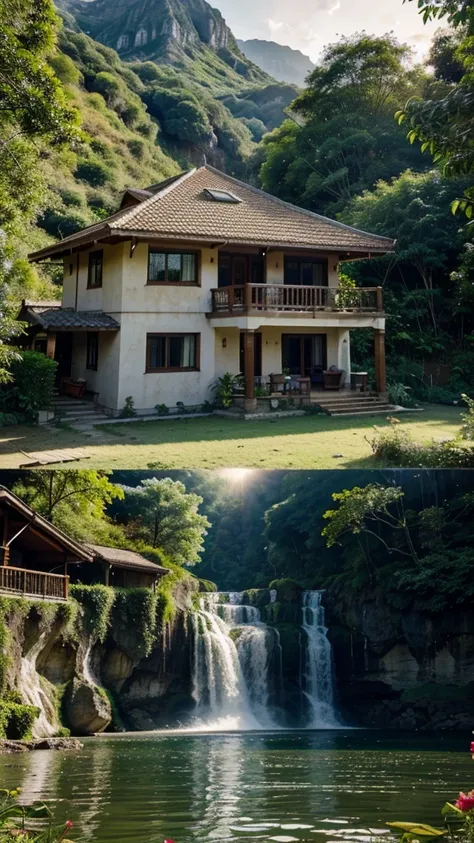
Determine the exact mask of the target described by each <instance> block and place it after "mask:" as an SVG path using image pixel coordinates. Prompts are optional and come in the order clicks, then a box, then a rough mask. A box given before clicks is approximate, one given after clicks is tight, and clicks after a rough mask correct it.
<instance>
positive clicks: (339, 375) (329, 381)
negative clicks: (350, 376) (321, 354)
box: [323, 366, 345, 389]
mask: <svg viewBox="0 0 474 843" xmlns="http://www.w3.org/2000/svg"><path fill="white" fill-rule="evenodd" d="M344 375H345V371H344V369H337V368H336V367H335V366H331V367H330V368H329V369H326V370H325V371H324V372H323V378H324V389H342V387H343V386H344Z"/></svg>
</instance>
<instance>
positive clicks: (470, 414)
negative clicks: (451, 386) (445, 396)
mask: <svg viewBox="0 0 474 843" xmlns="http://www.w3.org/2000/svg"><path fill="white" fill-rule="evenodd" d="M462 399H463V401H464V403H465V404H467V412H465V413H462V414H461V418H462V426H461V437H462V438H463V439H468V440H469V441H472V440H473V439H474V401H473V399H472V398H469V396H468V395H463V396H462Z"/></svg>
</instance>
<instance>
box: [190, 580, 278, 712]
mask: <svg viewBox="0 0 474 843" xmlns="http://www.w3.org/2000/svg"><path fill="white" fill-rule="evenodd" d="M228 599H229V602H225V603H224V602H221V601H222V596H221V595H220V594H209V595H206V596H205V597H203V598H202V599H201V608H200V610H199V611H198V612H196V613H195V614H194V615H193V618H192V622H193V631H194V659H193V697H194V699H195V701H196V712H195V714H196V717H197V719H198V721H199V722H200V724H202V727H203V728H219V729H222V728H227V729H259V728H275V724H274V721H273V719H272V717H271V716H270V714H269V710H268V702H269V695H270V694H269V664H270V653H271V647H272V630H270V629H269V627H267V626H266V625H265V624H263V623H262V622H261V620H260V612H259V611H258V609H257V608H256V607H255V606H248V605H244V604H242V602H241V599H242V596H241V595H240V594H239V593H237V592H233V593H231V594H230V595H229V598H228Z"/></svg>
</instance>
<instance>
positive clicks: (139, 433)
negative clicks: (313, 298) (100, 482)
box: [0, 405, 462, 469]
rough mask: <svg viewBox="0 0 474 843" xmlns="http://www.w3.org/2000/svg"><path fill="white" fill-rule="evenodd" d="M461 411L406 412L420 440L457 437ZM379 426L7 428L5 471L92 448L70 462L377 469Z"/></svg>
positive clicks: (190, 423)
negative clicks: (63, 451)
mask: <svg viewBox="0 0 474 843" xmlns="http://www.w3.org/2000/svg"><path fill="white" fill-rule="evenodd" d="M461 412H462V409H461V408H458V407H443V406H438V405H436V406H427V407H425V409H424V411H423V412H421V413H414V414H408V413H407V414H400V416H399V417H398V418H399V419H400V421H401V423H402V424H403V426H404V427H406V429H407V430H408V431H409V432H410V433H411V434H412V436H413V437H414V438H415V439H417V440H418V441H420V442H423V441H428V440H430V439H432V438H434V439H444V438H447V437H451V436H454V435H455V434H456V433H457V431H458V430H459V426H460V414H461ZM374 425H377V426H378V427H386V426H387V425H388V422H387V417H386V415H380V416H369V417H362V418H357V417H352V418H351V417H349V418H344V419H341V418H334V417H332V418H331V417H328V416H304V417H296V418H286V419H274V420H273V419H272V420H270V421H254V422H252V421H241V420H240V419H235V420H234V419H228V418H219V417H210V418H201V419H190V418H184V419H180V420H179V421H157V422H133V423H130V424H124V425H104V426H101V427H100V428H97V431H98V432H97V434H94V435H93V436H89V437H88V436H85V435H83V434H79V433H74V432H72V431H70V430H65V429H62V428H59V427H54V426H45V427H41V428H38V427H26V426H18V427H9V428H3V430H2V433H1V436H0V468H18V467H19V466H20V465H21V464H22V463H25V462H27V458H26V457H25V455H24V453H21V452H22V451H23V452H27V453H31V452H32V451H35V452H38V451H40V452H41V451H43V452H44V451H51V450H53V449H59V448H67V449H72V450H75V449H79V448H80V449H82V450H84V449H85V450H86V452H87V455H88V456H89V459H81V460H77V461H76V462H74V463H69V464H68V465H67V466H65V467H71V468H72V467H75V466H78V465H82V466H84V467H86V466H87V467H90V468H109V469H113V468H122V469H124V468H218V467H221V466H232V467H233V466H236V467H237V466H240V467H242V466H244V467H254V468H286V469H292V468H295V469H296V468H300V469H301V468H357V467H361V468H362V467H363V468H377V467H380V463H377V462H376V461H375V460H374V459H373V457H372V456H371V451H370V446H369V443H368V442H367V441H366V437H367V438H368V439H370V438H371V437H372V434H373V428H374Z"/></svg>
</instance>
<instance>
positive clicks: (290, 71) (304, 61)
mask: <svg viewBox="0 0 474 843" xmlns="http://www.w3.org/2000/svg"><path fill="white" fill-rule="evenodd" d="M237 46H238V47H239V49H240V50H241V51H242V53H243V54H244V55H245V56H247V58H248V59H250V61H251V62H253V63H254V64H256V65H257V66H258V67H261V68H262V70H264V71H265V73H269V74H270V76H273V77H274V78H275V79H279V80H281V81H282V82H290V83H292V84H293V85H298V86H299V87H301V88H302V87H303V85H304V82H305V79H306V77H307V75H308V73H311V71H312V70H314V67H315V65H314V64H313V62H312V61H311V59H310V58H309V57H308V56H305V55H304V53H301V52H300V51H299V50H293V49H292V48H291V47H287V46H284V45H283V44H277V43H276V42H275V41H262V40H260V39H258V38H252V39H250V40H249V41H237Z"/></svg>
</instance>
